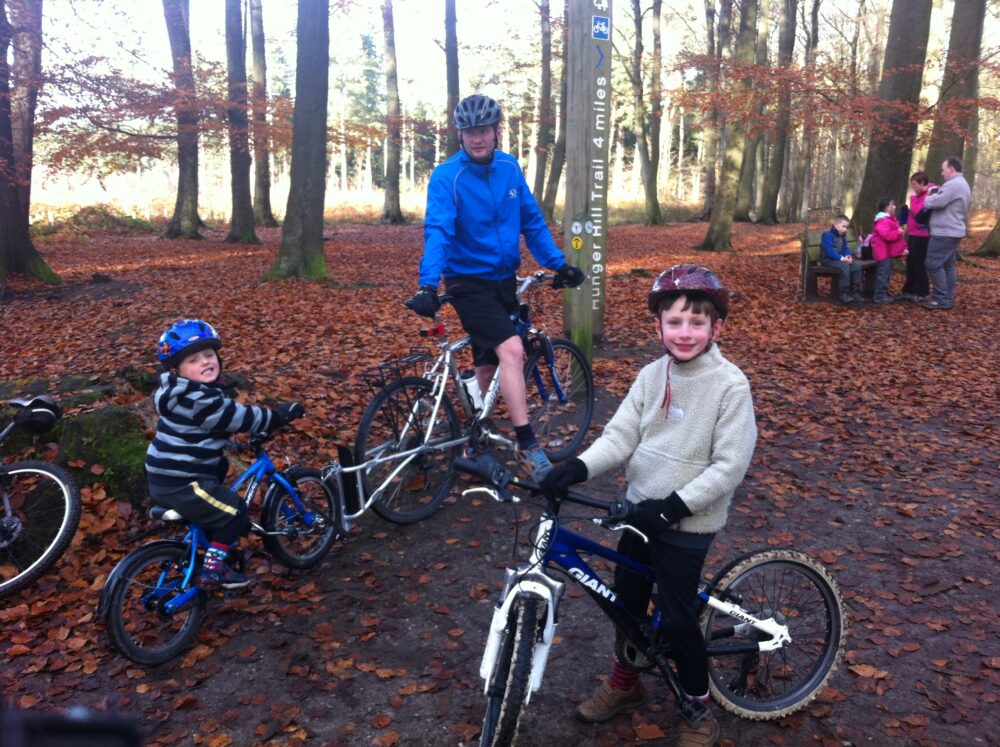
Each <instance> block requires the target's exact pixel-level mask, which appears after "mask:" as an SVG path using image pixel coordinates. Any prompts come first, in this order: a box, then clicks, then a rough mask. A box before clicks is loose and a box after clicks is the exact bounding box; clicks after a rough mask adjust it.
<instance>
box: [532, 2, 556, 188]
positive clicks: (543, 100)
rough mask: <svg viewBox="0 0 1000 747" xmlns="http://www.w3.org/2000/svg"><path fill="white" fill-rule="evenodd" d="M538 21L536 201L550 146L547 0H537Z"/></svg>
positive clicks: (550, 47) (550, 56) (550, 52)
mask: <svg viewBox="0 0 1000 747" xmlns="http://www.w3.org/2000/svg"><path fill="white" fill-rule="evenodd" d="M537 6H538V21H539V32H540V34H541V41H542V69H541V85H540V95H539V97H538V126H537V127H536V128H535V184H534V186H533V187H532V189H531V192H532V194H533V195H534V196H535V199H536V200H539V201H540V200H542V198H543V194H542V192H543V189H544V187H545V166H546V163H547V162H548V158H549V148H550V147H551V146H552V19H551V18H550V14H549V0H539V1H538V3H537Z"/></svg>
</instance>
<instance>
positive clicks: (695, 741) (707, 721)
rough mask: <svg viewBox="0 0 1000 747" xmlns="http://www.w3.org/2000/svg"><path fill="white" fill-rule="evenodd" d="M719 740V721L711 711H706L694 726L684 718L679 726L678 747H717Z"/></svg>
mask: <svg viewBox="0 0 1000 747" xmlns="http://www.w3.org/2000/svg"><path fill="white" fill-rule="evenodd" d="M718 741H719V722H718V721H716V720H715V716H713V715H712V712H711V711H705V715H704V716H702V717H701V720H700V721H698V723H697V724H695V725H693V726H692V725H691V724H689V723H688V722H687V721H684V720H683V719H682V720H681V723H680V726H678V727H677V742H676V747H715V744H716V742H718Z"/></svg>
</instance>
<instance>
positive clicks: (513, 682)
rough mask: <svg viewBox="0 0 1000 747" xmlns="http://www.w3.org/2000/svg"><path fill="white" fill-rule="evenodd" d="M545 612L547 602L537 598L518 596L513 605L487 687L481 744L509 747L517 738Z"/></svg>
mask: <svg viewBox="0 0 1000 747" xmlns="http://www.w3.org/2000/svg"><path fill="white" fill-rule="evenodd" d="M544 615H545V604H544V603H543V602H542V601H541V600H540V599H538V598H536V597H530V596H522V597H518V599H516V600H515V601H514V603H513V604H512V605H511V607H510V617H509V620H508V623H507V628H506V630H504V633H503V640H502V641H501V642H500V650H499V653H498V654H497V661H496V664H495V666H494V667H493V674H492V675H491V677H490V682H489V686H488V687H487V689H486V714H485V716H484V717H483V731H482V735H481V736H480V738H479V747H506V745H510V744H513V743H514V741H515V740H516V739H517V731H518V728H519V727H520V725H521V713H522V712H523V710H524V702H525V700H527V698H528V694H529V690H528V686H529V680H530V678H531V660H532V657H533V656H534V651H535V644H536V643H537V641H538V631H539V629H540V628H541V625H542V623H543V617H544Z"/></svg>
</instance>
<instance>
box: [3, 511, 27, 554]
mask: <svg viewBox="0 0 1000 747" xmlns="http://www.w3.org/2000/svg"><path fill="white" fill-rule="evenodd" d="M22 531H24V525H23V524H22V523H21V520H20V519H19V518H17V517H16V516H4V517H3V518H2V519H0V549H6V548H7V547H10V546H11V545H12V544H14V542H15V541H16V540H17V538H18V537H20V536H21V532H22Z"/></svg>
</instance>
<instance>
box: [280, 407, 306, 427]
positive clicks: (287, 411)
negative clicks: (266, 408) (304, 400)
mask: <svg viewBox="0 0 1000 747" xmlns="http://www.w3.org/2000/svg"><path fill="white" fill-rule="evenodd" d="M305 414H306V408H304V407H303V406H302V405H300V404H299V403H298V402H286V403H285V404H283V405H280V406H279V407H278V408H277V409H276V410H275V411H274V417H275V418H276V420H277V423H276V425H278V426H283V425H288V424H289V423H291V422H292V421H293V420H295V419H296V418H301V417H303V416H304V415H305Z"/></svg>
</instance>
